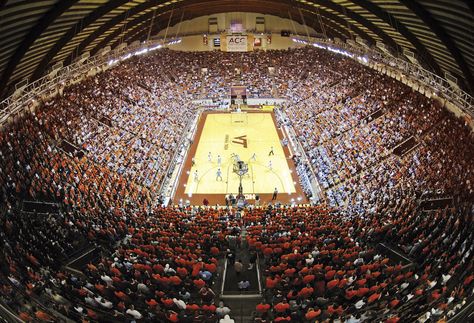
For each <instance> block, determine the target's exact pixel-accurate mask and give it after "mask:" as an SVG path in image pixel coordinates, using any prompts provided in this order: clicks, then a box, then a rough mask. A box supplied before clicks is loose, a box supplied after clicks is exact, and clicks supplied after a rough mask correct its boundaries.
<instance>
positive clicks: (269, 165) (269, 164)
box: [268, 160, 272, 170]
mask: <svg viewBox="0 0 474 323" xmlns="http://www.w3.org/2000/svg"><path fill="white" fill-rule="evenodd" d="M268 168H269V169H270V170H272V161H271V160H269V161H268Z"/></svg>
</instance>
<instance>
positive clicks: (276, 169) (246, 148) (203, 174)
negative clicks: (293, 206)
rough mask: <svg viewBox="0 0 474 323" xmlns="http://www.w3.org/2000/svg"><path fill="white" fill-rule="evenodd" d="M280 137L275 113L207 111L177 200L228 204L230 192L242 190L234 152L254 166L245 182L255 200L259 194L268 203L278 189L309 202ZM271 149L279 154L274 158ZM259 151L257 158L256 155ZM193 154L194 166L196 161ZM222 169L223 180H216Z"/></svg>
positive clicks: (286, 198)
mask: <svg viewBox="0 0 474 323" xmlns="http://www.w3.org/2000/svg"><path fill="white" fill-rule="evenodd" d="M281 139H283V137H282V133H281V131H280V130H278V129H277V128H276V126H275V121H274V116H273V113H270V112H255V113H212V112H211V113H205V114H204V115H202V116H201V120H200V122H199V125H198V133H197V134H196V138H195V140H194V143H193V144H192V146H191V148H190V151H189V153H188V160H187V161H186V163H185V166H184V168H183V174H182V175H181V181H180V184H179V186H178V190H177V194H176V196H175V199H174V202H175V203H176V202H178V201H176V199H177V198H178V199H180V198H182V199H185V200H190V201H191V203H192V204H200V203H201V202H202V200H203V198H204V197H206V198H207V199H208V200H209V201H210V202H211V203H212V204H214V203H219V204H221V205H222V204H224V203H223V202H224V196H225V195H226V194H230V193H232V194H234V195H236V194H237V192H238V186H239V177H238V176H237V175H236V174H234V173H233V171H232V170H233V164H234V158H235V157H233V156H235V155H238V156H239V158H240V160H243V161H244V162H245V163H247V164H248V166H249V171H248V174H247V175H246V176H244V178H243V180H242V186H243V189H244V194H245V195H246V196H247V198H248V199H249V200H250V201H251V200H253V199H254V195H255V194H259V195H260V196H261V197H262V200H263V202H265V199H268V200H269V199H271V195H272V193H273V191H274V189H275V187H276V188H277V189H278V192H279V197H278V200H279V201H281V202H285V203H288V202H290V201H291V199H294V200H297V203H304V202H305V201H306V199H304V195H303V193H302V190H301V188H300V187H299V184H298V183H297V179H296V173H295V170H294V164H293V161H292V160H291V159H289V151H288V148H287V147H283V146H282V145H281ZM272 147H273V153H274V155H271V156H269V153H270V151H271V150H272ZM209 153H211V160H210V161H209ZM254 154H255V156H256V158H252V156H253V155H254ZM218 156H220V158H219V157H218ZM193 157H194V161H195V165H192V162H191V159H192V158H193ZM219 159H220V162H219ZM270 162H271V168H270V167H269V166H270ZM218 169H220V170H221V173H222V175H221V176H222V180H221V179H220V178H219V179H217V172H218ZM196 171H197V176H196V175H195V173H196ZM298 197H300V198H301V199H298Z"/></svg>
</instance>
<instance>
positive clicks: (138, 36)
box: [111, 8, 347, 48]
mask: <svg viewBox="0 0 474 323" xmlns="http://www.w3.org/2000/svg"><path fill="white" fill-rule="evenodd" d="M247 10H248V12H256V10H255V9H253V8H245V9H244V11H247ZM188 12H189V11H188ZM191 12H193V11H192V10H191ZM213 12H214V13H218V12H216V11H215V10H213ZM222 12H227V9H225V8H223V9H222ZM259 13H260V12H259ZM261 13H262V14H271V15H275V16H278V17H280V18H285V19H288V16H287V15H285V16H283V15H280V14H279V13H281V11H279V12H278V11H277V12H274V13H273V12H272V13H270V12H268V11H267V12H265V13H263V12H261ZM295 14H296V12H295ZM181 15H182V12H181V13H175V18H172V19H171V23H170V26H173V25H175V24H176V23H179V22H180V21H179V20H180V18H181ZM206 15H207V14H205V13H202V12H201V13H199V14H196V15H189V16H186V15H185V16H184V18H183V21H186V20H190V19H193V18H196V17H199V16H206ZM294 17H295V18H296V19H295V21H297V22H298V23H301V24H302V23H303V21H302V20H301V18H299V16H298V15H295V16H294ZM160 19H162V20H163V22H166V23H167V21H168V19H169V15H168V16H167V17H160ZM325 19H328V18H325ZM311 21H314V22H316V19H311ZM148 22H150V19H147V21H146V23H145V25H146V26H143V27H142V28H140V29H139V30H138V31H136V30H131V31H129V32H128V33H127V34H126V35H125V36H124V37H123V38H124V40H125V41H126V42H128V43H131V42H133V41H135V40H144V39H143V38H142V37H143V36H144V35H147V34H148V31H149V28H150V27H149V25H147V23H148ZM306 22H308V19H306ZM325 24H326V28H328V29H329V30H330V34H329V36H330V37H342V38H347V34H345V30H342V29H341V28H340V27H339V26H337V25H336V24H334V23H333V22H330V23H329V22H328V21H326V22H325ZM161 26H163V25H161ZM311 27H312V28H313V29H315V30H316V31H318V32H320V33H321V34H322V31H320V30H319V29H320V26H319V25H316V24H315V25H314V26H311ZM163 29H164V28H162V27H160V24H156V23H155V25H154V26H153V27H152V34H155V33H158V32H160V31H161V30H163ZM112 42H113V43H112V45H111V47H112V48H113V47H115V46H117V45H118V42H119V40H115V41H114V40H112Z"/></svg>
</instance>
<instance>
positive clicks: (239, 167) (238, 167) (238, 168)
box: [233, 160, 249, 205]
mask: <svg viewBox="0 0 474 323" xmlns="http://www.w3.org/2000/svg"><path fill="white" fill-rule="evenodd" d="M233 171H234V173H235V174H237V176H239V194H238V195H237V200H238V201H239V202H242V205H243V204H244V202H245V196H244V189H243V187H242V177H243V176H244V175H245V174H247V173H248V171H249V165H248V164H246V163H245V162H244V161H242V160H237V161H236V162H235V163H234V170H233ZM237 204H239V203H237Z"/></svg>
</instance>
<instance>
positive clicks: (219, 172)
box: [216, 168, 222, 182]
mask: <svg viewBox="0 0 474 323" xmlns="http://www.w3.org/2000/svg"><path fill="white" fill-rule="evenodd" d="M219 180H220V181H221V182H222V171H221V169H220V168H218V169H217V172H216V181H219Z"/></svg>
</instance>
